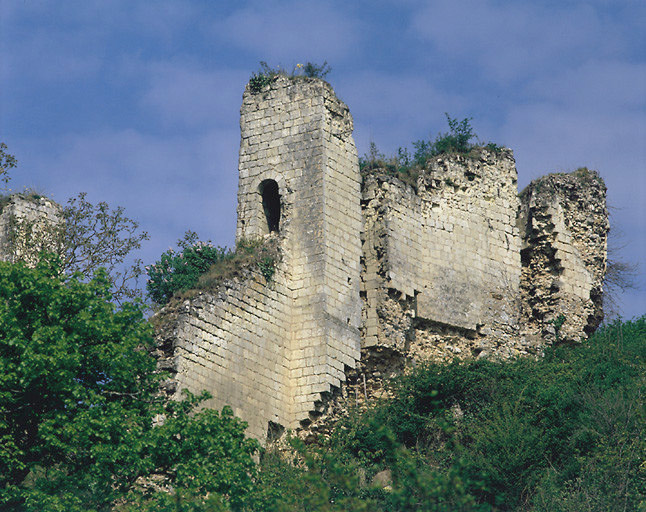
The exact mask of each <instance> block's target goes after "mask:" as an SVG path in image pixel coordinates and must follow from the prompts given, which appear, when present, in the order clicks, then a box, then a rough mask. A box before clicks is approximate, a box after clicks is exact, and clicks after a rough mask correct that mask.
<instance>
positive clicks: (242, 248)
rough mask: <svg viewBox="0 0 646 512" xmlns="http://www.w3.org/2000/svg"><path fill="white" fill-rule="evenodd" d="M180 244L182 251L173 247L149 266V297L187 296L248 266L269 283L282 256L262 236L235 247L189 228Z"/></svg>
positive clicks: (161, 300) (164, 299) (157, 300)
mask: <svg viewBox="0 0 646 512" xmlns="http://www.w3.org/2000/svg"><path fill="white" fill-rule="evenodd" d="M177 245H178V247H179V249H180V250H179V251H175V250H174V249H172V248H170V249H168V250H167V251H165V252H164V253H163V254H162V255H161V258H160V259H159V261H157V262H155V263H154V264H152V265H150V266H147V267H146V271H147V272H148V282H147V284H146V289H147V291H148V296H149V298H150V299H151V300H152V301H153V302H155V303H156V304H159V305H163V304H167V303H168V302H169V301H170V300H171V299H172V298H173V296H176V295H177V296H180V297H185V296H186V295H187V294H190V293H191V292H192V291H195V290H204V289H213V288H214V287H216V286H217V285H218V284H220V283H221V282H222V281H223V280H224V279H227V278H231V277H234V276H236V275H239V274H240V273H241V272H243V271H244V270H245V269H248V268H256V269H258V270H259V272H260V273H261V274H262V276H263V277H264V279H265V282H267V283H269V282H271V280H272V278H273V276H274V272H275V264H276V261H277V259H278V248H277V245H276V244H275V243H272V241H263V240H261V239H257V240H242V241H240V242H238V244H237V245H236V248H235V250H231V249H227V248H226V247H218V246H215V245H213V244H212V243H211V241H208V242H202V241H200V240H199V239H198V236H197V233H195V232H194V231H187V232H186V234H185V235H184V238H183V239H181V240H179V241H178V242H177Z"/></svg>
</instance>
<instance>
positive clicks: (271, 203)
mask: <svg viewBox="0 0 646 512" xmlns="http://www.w3.org/2000/svg"><path fill="white" fill-rule="evenodd" d="M260 194H261V195H262V208H263V210H264V212H265V219H266V220H267V229H268V231H269V232H270V233H272V232H275V233H278V228H279V224H280V194H279V193H278V183H276V182H275V181H274V180H265V181H263V182H262V183H261V184H260Z"/></svg>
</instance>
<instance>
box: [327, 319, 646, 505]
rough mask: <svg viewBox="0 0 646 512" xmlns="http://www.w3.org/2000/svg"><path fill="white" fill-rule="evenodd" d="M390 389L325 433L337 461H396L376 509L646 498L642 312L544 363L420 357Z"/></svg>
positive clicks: (645, 331) (380, 464)
mask: <svg viewBox="0 0 646 512" xmlns="http://www.w3.org/2000/svg"><path fill="white" fill-rule="evenodd" d="M391 391H392V394H393V396H394V398H393V399H392V400H389V401H386V402H383V403H381V404H378V405H377V406H376V407H374V408H373V409H371V410H369V411H368V412H367V413H364V414H362V415H358V416H354V417H352V416H351V417H350V418H349V419H347V420H346V421H344V422H342V423H341V424H340V425H339V426H338V429H337V431H336V432H335V433H334V434H333V435H332V437H331V439H330V449H331V450H336V451H337V455H336V456H335V459H336V460H340V461H345V462H346V463H347V464H353V463H354V464H358V465H359V466H360V467H362V468H364V470H365V471H366V473H367V474H368V475H370V474H374V473H375V472H376V471H379V470H381V469H383V468H385V467H388V468H390V469H391V470H392V472H393V490H392V491H390V492H388V493H383V495H379V494H378V493H376V494H375V493H372V494H371V497H372V498H373V499H375V501H376V503H377V506H375V507H374V509H375V510H444V509H443V508H442V507H444V506H445V507H446V510H537V511H538V510H540V511H547V510H572V511H574V510H581V508H580V507H581V504H582V503H583V504H585V507H584V508H585V509H586V510H595V511H597V510H598V511H602V510H640V508H639V507H640V506H641V507H644V506H646V465H645V464H644V453H645V451H644V450H645V449H646V407H645V403H646V402H645V400H644V397H645V396H646V317H642V318H640V319H638V320H636V321H633V322H626V323H615V324H612V325H610V326H608V327H606V328H604V329H602V330H600V331H598V332H597V333H596V334H595V336H594V337H593V338H592V339H591V340H589V341H588V342H586V343H584V344H581V345H576V346H569V347H564V346H561V347H556V348H553V349H550V350H549V351H548V352H547V353H546V355H545V358H544V359H543V360H539V361H536V360H532V359H518V360H513V361H506V362H495V361H486V360H478V361H465V362H458V361H455V362H453V363H449V364H439V363H427V364H424V365H421V366H420V367H418V368H417V369H415V370H414V371H413V372H411V373H410V374H408V375H405V376H402V377H400V378H398V379H396V380H395V381H394V382H393V383H392V388H391ZM402 467H403V468H410V469H409V470H408V469H401V468H402ZM425 482H426V483H425ZM427 486H428V487H427ZM434 493H435V494H434ZM397 496H400V497H401V500H402V501H396V497H397ZM458 498H459V500H460V501H457V502H451V501H450V499H458ZM407 500H408V501H407ZM393 503H396V505H393ZM429 503H433V505H428V504H429ZM425 504H426V505H425ZM425 506H428V507H429V508H428V509H427V508H424V507H425ZM577 507H579V508H577Z"/></svg>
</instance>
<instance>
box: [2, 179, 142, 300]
mask: <svg viewBox="0 0 646 512" xmlns="http://www.w3.org/2000/svg"><path fill="white" fill-rule="evenodd" d="M20 195H21V196H22V197H23V198H27V199H32V200H37V199H39V198H40V194H37V193H35V192H33V191H31V192H29V191H27V192H25V193H23V194H20ZM11 223H12V229H11V230H10V238H9V247H10V248H11V250H12V253H13V259H14V260H18V259H20V260H24V261H36V260H37V259H38V257H39V254H40V253H41V252H43V251H51V252H54V253H56V254H57V255H58V257H59V258H60V262H61V269H62V271H63V272H64V273H68V274H73V273H76V272H78V273H80V274H82V275H83V276H85V278H86V279H89V278H91V276H92V275H93V274H94V273H95V272H96V271H98V269H99V268H103V269H104V270H105V271H106V277H107V279H108V280H109V282H110V289H111V294H112V298H113V300H115V301H117V302H120V301H122V300H131V299H134V298H137V297H140V295H141V294H140V292H139V290H138V289H137V287H136V282H137V280H138V278H139V276H140V275H141V274H142V262H141V261H140V260H135V261H134V263H133V264H132V265H130V266H127V265H125V261H126V258H128V257H129V255H130V254H131V253H132V252H133V251H136V250H137V249H140V248H141V244H142V242H143V241H145V240H148V238H149V236H148V233H146V232H145V231H139V224H138V223H137V222H136V221H134V220H132V219H130V218H128V217H126V215H125V211H124V209H123V208H122V207H117V208H116V209H114V210H112V209H111V208H110V206H109V205H108V203H106V202H103V201H102V202H100V203H97V204H92V203H90V202H89V201H88V200H87V199H86V194H85V193H80V194H79V195H78V196H77V197H72V198H70V199H69V200H68V202H67V204H66V205H65V206H64V207H63V208H62V210H61V211H60V214H59V216H58V219H48V220H42V219H36V220H29V219H19V218H13V219H11Z"/></svg>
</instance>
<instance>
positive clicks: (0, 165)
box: [0, 142, 18, 185]
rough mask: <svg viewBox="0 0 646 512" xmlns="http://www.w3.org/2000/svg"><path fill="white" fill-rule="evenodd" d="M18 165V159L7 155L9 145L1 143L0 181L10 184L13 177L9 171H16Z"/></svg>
mask: <svg viewBox="0 0 646 512" xmlns="http://www.w3.org/2000/svg"><path fill="white" fill-rule="evenodd" d="M17 165H18V160H16V157H15V156H13V155H12V154H10V153H7V145H6V144H5V143H4V142H0V180H1V181H3V182H4V183H5V185H6V184H7V183H9V180H10V179H11V176H9V171H10V170H11V169H14V168H15V167H16V166H17Z"/></svg>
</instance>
